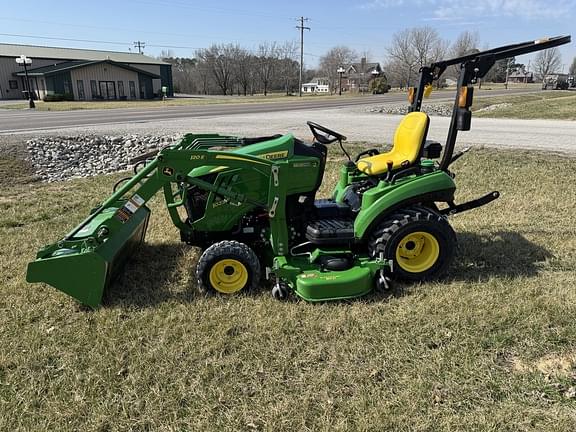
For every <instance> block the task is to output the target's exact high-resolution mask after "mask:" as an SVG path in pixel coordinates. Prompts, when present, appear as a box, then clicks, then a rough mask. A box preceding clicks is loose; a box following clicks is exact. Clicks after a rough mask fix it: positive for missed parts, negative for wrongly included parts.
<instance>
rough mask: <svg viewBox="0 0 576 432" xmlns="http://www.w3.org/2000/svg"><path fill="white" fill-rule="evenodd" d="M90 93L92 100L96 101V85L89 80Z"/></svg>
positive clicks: (93, 81)
mask: <svg viewBox="0 0 576 432" xmlns="http://www.w3.org/2000/svg"><path fill="white" fill-rule="evenodd" d="M90 92H91V93H92V99H98V84H97V83H96V81H95V80H90Z"/></svg>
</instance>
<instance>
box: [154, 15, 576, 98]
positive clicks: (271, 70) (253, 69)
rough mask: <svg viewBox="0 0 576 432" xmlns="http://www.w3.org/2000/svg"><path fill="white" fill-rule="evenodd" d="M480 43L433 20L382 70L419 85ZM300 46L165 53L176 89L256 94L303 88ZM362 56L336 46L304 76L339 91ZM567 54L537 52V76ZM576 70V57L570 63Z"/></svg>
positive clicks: (396, 82)
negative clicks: (342, 75) (436, 66)
mask: <svg viewBox="0 0 576 432" xmlns="http://www.w3.org/2000/svg"><path fill="white" fill-rule="evenodd" d="M487 48H488V47H487V46H486V45H485V44H484V45H482V44H481V41H480V36H479V33H478V32H471V31H464V32H462V33H460V35H458V37H457V38H456V39H455V40H453V41H449V40H445V39H443V38H441V36H440V34H439V33H438V31H437V30H436V29H434V28H432V27H430V26H422V27H414V28H408V29H405V30H401V31H398V32H396V33H394V35H393V36H392V40H391V43H390V46H389V47H387V54H386V58H385V60H384V62H383V70H384V74H385V77H386V79H387V83H388V84H389V85H391V86H393V87H399V88H405V87H409V86H411V85H414V83H415V82H416V80H417V78H418V74H419V70H420V68H421V67H422V66H424V65H427V64H430V63H432V62H435V61H439V60H442V59H445V58H451V57H460V56H463V55H466V54H471V53H474V52H478V51H481V50H483V49H487ZM298 57H299V46H298V44H297V43H296V42H294V41H288V42H283V43H279V42H264V43H261V44H260V45H259V46H258V48H257V49H255V50H249V49H246V48H243V47H241V46H240V45H238V44H232V43H230V44H214V45H212V46H210V47H208V48H205V49H201V50H197V51H196V52H195V56H194V57H193V58H179V57H174V55H173V54H172V53H171V52H170V51H166V52H162V54H161V58H162V59H163V60H165V61H167V62H169V63H171V64H172V65H173V67H172V71H173V78H174V90H175V91H176V92H177V93H190V94H222V95H233V94H237V95H244V96H246V95H254V94H264V95H267V94H268V93H269V92H284V93H285V94H286V95H289V94H292V93H294V92H297V91H298V82H299V67H300V65H299V62H298ZM361 57H363V58H364V60H365V61H366V62H367V63H369V62H370V59H369V58H368V57H369V55H368V54H366V53H364V54H363V55H360V54H359V53H358V52H356V51H354V50H353V49H351V48H349V47H347V46H336V47H334V48H332V49H330V50H328V51H327V52H326V53H325V54H324V55H322V56H321V57H320V58H319V61H318V66H317V68H307V69H306V70H305V73H304V77H303V79H304V82H306V81H307V80H310V79H312V78H313V77H315V76H317V77H322V78H324V79H327V80H328V82H329V84H330V89H331V90H332V91H336V89H337V86H338V79H339V73H338V72H337V71H338V68H339V67H346V66H348V65H350V64H352V63H356V62H358V61H359V60H360V58H361ZM561 64H562V59H561V55H560V51H559V50H558V48H552V49H549V50H545V51H540V52H538V53H537V54H536V56H535V57H534V60H533V62H532V64H531V67H530V70H531V71H532V72H533V73H534V75H535V76H536V78H537V79H542V78H543V77H544V76H545V75H548V74H553V73H558V72H560V70H561ZM525 69H526V66H525V65H524V64H522V63H517V62H516V61H515V59H514V58H511V59H503V60H500V61H498V62H497V63H496V64H495V65H494V67H493V68H492V69H491V70H490V72H489V73H488V74H487V76H486V77H485V78H484V81H489V82H504V81H505V80H506V77H507V75H509V74H510V73H512V72H514V71H517V70H525ZM457 72H458V69H457V66H453V67H451V68H449V70H447V71H446V73H445V75H444V78H455V77H456V76H457ZM569 73H572V74H574V73H576V58H575V59H574V61H573V62H572V65H571V66H570V68H569ZM441 84H442V83H438V85H441Z"/></svg>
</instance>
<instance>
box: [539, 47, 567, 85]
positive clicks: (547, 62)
mask: <svg viewBox="0 0 576 432" xmlns="http://www.w3.org/2000/svg"><path fill="white" fill-rule="evenodd" d="M561 63H562V57H561V55H560V51H559V50H558V48H550V49H547V50H544V51H539V52H538V54H536V58H535V59H534V71H535V72H536V76H537V77H538V78H539V79H543V78H544V77H545V76H546V75H549V74H553V73H555V72H558V69H560V64H561Z"/></svg>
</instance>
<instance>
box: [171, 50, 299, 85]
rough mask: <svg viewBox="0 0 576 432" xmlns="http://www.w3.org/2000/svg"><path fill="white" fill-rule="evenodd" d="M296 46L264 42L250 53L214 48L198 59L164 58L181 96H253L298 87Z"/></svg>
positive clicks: (199, 52)
mask: <svg viewBox="0 0 576 432" xmlns="http://www.w3.org/2000/svg"><path fill="white" fill-rule="evenodd" d="M297 52H298V51H297V45H296V43H295V42H284V43H278V42H264V43H261V44H260V45H259V46H258V48H257V50H255V51H250V50H248V49H246V48H243V47H241V46H240V45H238V44H232V43H230V44H213V45H211V46H210V47H208V48H205V49H201V50H197V51H196V53H195V57H194V58H181V57H174V56H173V54H172V53H171V52H170V51H165V52H162V54H161V58H162V59H163V60H164V61H166V62H168V63H171V64H172V75H173V79H174V90H175V91H176V92H177V93H190V94H222V95H233V94H238V95H244V96H247V95H253V94H256V93H263V94H264V95H267V94H268V93H269V92H270V91H279V90H282V91H284V92H285V93H286V94H287V95H288V94H290V93H292V92H294V91H295V89H297V87H298V74H299V67H300V66H299V63H298V62H297V61H296V56H297Z"/></svg>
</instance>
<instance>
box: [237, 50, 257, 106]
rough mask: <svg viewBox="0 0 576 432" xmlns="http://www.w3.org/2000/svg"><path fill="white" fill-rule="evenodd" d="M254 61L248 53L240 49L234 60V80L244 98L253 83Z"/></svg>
mask: <svg viewBox="0 0 576 432" xmlns="http://www.w3.org/2000/svg"><path fill="white" fill-rule="evenodd" d="M255 64H256V60H255V58H254V56H253V55H252V54H250V52H249V51H247V50H245V49H243V48H241V49H239V50H238V52H237V57H236V59H235V69H236V73H235V78H236V82H237V83H238V85H239V86H240V88H241V90H242V93H243V94H244V96H246V95H247V94H248V89H249V88H250V86H251V84H253V82H254V75H255V73H256V71H255Z"/></svg>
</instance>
